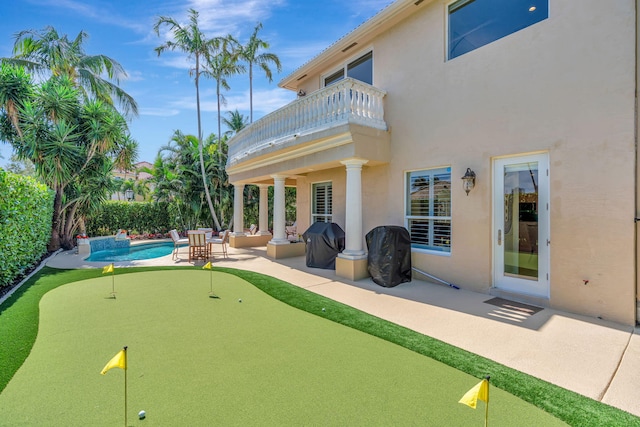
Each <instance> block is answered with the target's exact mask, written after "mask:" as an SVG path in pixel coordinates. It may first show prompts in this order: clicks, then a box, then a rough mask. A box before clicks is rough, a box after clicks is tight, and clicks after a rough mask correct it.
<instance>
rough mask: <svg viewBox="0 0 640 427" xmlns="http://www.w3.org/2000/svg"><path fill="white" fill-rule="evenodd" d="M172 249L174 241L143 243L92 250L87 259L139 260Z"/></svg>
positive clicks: (157, 255)
mask: <svg viewBox="0 0 640 427" xmlns="http://www.w3.org/2000/svg"><path fill="white" fill-rule="evenodd" d="M172 251H173V242H158V243H143V244H141V245H133V246H129V247H126V248H114V249H104V250H101V251H95V252H91V255H90V256H89V258H86V259H85V261H139V260H143V259H151V258H159V257H161V256H165V255H169V254H170V253H171V252H172Z"/></svg>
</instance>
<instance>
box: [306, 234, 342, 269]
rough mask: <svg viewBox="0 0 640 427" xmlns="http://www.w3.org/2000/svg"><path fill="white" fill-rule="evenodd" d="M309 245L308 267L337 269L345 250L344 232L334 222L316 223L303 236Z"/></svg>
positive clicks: (307, 248)
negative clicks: (337, 263)
mask: <svg viewBox="0 0 640 427" xmlns="http://www.w3.org/2000/svg"><path fill="white" fill-rule="evenodd" d="M302 237H303V238H304V241H305V242H306V243H307V247H306V250H307V267H315V268H325V269H330V270H332V269H335V268H336V257H337V256H338V254H339V253H340V252H342V251H343V250H344V231H343V230H342V228H340V226H339V225H338V224H335V223H333V222H316V223H314V224H312V225H311V227H309V228H308V229H307V231H305V232H304V233H303V234H302Z"/></svg>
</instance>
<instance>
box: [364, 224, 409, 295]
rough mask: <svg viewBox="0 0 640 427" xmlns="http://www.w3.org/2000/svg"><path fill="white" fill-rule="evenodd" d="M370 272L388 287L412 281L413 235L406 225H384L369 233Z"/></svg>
mask: <svg viewBox="0 0 640 427" xmlns="http://www.w3.org/2000/svg"><path fill="white" fill-rule="evenodd" d="M366 240H367V249H368V251H369V256H368V261H369V267H368V269H369V274H370V275H371V278H372V279H373V281H374V282H375V283H377V284H378V285H380V286H384V287H386V288H392V287H394V286H398V285H399V284H400V283H405V282H410V281H411V237H410V236H409V232H408V231H407V229H406V228H404V227H399V226H396V225H383V226H380V227H376V228H374V229H373V230H371V231H370V232H368V233H367V236H366Z"/></svg>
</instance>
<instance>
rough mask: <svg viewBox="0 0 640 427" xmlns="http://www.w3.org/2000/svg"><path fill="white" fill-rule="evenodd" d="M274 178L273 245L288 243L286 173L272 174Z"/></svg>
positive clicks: (271, 242)
mask: <svg viewBox="0 0 640 427" xmlns="http://www.w3.org/2000/svg"><path fill="white" fill-rule="evenodd" d="M272 178H273V239H271V241H270V242H269V244H271V245H286V244H289V241H288V240H287V233H286V230H285V226H286V215H285V212H286V211H285V199H284V181H285V179H286V176H285V175H272Z"/></svg>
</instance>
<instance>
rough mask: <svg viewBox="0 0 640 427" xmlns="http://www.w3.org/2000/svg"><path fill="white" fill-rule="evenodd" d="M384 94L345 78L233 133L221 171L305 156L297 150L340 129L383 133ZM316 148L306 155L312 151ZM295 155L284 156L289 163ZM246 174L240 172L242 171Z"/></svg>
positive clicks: (384, 125)
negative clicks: (360, 129) (250, 163)
mask: <svg viewBox="0 0 640 427" xmlns="http://www.w3.org/2000/svg"><path fill="white" fill-rule="evenodd" d="M385 94H386V92H384V91H382V90H380V89H377V88H375V87H373V86H371V85H368V84H366V83H363V82H360V81H358V80H354V79H352V78H346V79H344V80H342V81H340V82H338V83H335V84H332V85H331V86H328V87H325V88H323V89H320V90H318V91H315V92H313V93H312V94H310V95H307V96H305V97H301V98H299V99H297V100H295V101H293V102H291V103H290V104H288V105H286V106H284V107H282V108H280V109H278V110H276V111H274V112H272V113H271V114H268V115H266V116H264V117H263V118H261V119H260V120H258V121H256V122H254V123H253V124H252V125H250V126H249V127H247V128H245V129H243V130H242V131H240V132H238V134H237V135H235V136H234V137H233V138H231V139H230V140H229V143H228V145H229V151H228V159H227V170H228V171H230V170H231V171H233V170H234V169H238V168H240V169H245V168H243V167H242V166H241V165H243V164H247V163H248V162H251V161H252V160H254V159H256V158H262V159H264V158H265V157H274V156H276V157H277V156H281V153H282V152H283V151H284V150H288V151H289V152H290V153H291V152H296V147H298V149H297V152H298V157H302V156H304V155H305V151H304V150H302V149H300V146H302V145H305V144H306V145H307V146H309V145H313V144H314V141H318V140H320V139H323V138H324V139H326V138H327V135H329V136H331V135H332V134H335V133H338V132H344V129H345V127H346V128H347V129H350V128H351V127H352V125H356V126H362V127H365V128H369V129H371V130H377V131H383V132H385V133H386V130H387V124H386V123H385V121H384V107H383V98H384V96H385ZM320 149H321V147H320V146H317V147H316V148H315V149H308V150H307V151H306V152H307V153H308V152H311V151H313V150H315V151H318V150H320ZM292 156H293V157H295V156H296V154H290V155H289V157H290V158H291V157H292ZM270 163H271V164H273V163H274V162H273V161H271V162H270ZM245 170H246V169H245Z"/></svg>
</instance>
